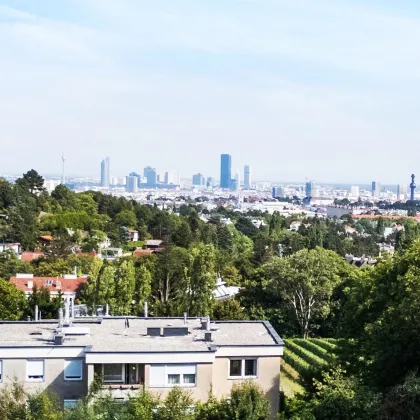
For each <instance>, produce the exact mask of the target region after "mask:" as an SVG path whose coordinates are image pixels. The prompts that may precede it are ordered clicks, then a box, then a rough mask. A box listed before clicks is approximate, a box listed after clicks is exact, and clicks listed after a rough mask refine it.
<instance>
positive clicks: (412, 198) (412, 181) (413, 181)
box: [410, 174, 416, 201]
mask: <svg viewBox="0 0 420 420" xmlns="http://www.w3.org/2000/svg"><path fill="white" fill-rule="evenodd" d="M415 179H416V176H415V175H414V174H412V175H411V184H410V200H411V201H414V190H415V189H416V181H415Z"/></svg>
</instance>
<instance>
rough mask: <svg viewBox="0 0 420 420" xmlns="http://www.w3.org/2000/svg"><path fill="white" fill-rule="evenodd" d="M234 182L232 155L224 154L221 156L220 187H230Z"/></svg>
mask: <svg viewBox="0 0 420 420" xmlns="http://www.w3.org/2000/svg"><path fill="white" fill-rule="evenodd" d="M231 182H232V156H231V155H227V154H223V155H221V157H220V188H226V189H228V188H230V185H231Z"/></svg>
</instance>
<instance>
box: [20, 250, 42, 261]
mask: <svg viewBox="0 0 420 420" xmlns="http://www.w3.org/2000/svg"><path fill="white" fill-rule="evenodd" d="M43 257H45V254H44V253H43V252H41V251H40V250H39V249H35V251H24V252H22V255H21V257H20V259H21V260H22V261H26V262H31V261H34V260H38V259H39V258H43Z"/></svg>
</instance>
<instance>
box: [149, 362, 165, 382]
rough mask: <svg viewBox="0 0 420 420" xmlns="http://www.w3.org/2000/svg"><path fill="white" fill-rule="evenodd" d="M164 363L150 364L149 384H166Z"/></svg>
mask: <svg viewBox="0 0 420 420" xmlns="http://www.w3.org/2000/svg"><path fill="white" fill-rule="evenodd" d="M165 379H166V377H165V365H151V366H150V386H152V387H164V386H165V384H166V380H165Z"/></svg>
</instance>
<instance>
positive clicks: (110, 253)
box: [98, 247, 123, 261]
mask: <svg viewBox="0 0 420 420" xmlns="http://www.w3.org/2000/svg"><path fill="white" fill-rule="evenodd" d="M98 255H99V258H102V259H103V260H109V261H112V260H115V259H116V258H120V257H122V256H123V250H122V248H111V247H109V248H102V249H101V250H100V253H99V254H98Z"/></svg>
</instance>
